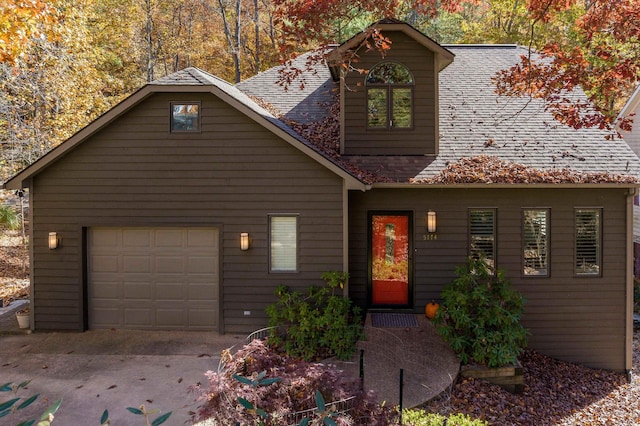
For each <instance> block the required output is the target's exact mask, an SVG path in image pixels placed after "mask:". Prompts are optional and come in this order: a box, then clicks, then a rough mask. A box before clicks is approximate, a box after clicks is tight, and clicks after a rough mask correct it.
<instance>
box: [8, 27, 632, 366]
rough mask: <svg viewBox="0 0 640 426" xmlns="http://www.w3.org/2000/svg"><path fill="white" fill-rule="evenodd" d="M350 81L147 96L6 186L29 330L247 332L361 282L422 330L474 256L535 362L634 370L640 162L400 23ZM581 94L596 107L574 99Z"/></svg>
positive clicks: (190, 83)
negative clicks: (341, 278) (345, 279)
mask: <svg viewBox="0 0 640 426" xmlns="http://www.w3.org/2000/svg"><path fill="white" fill-rule="evenodd" d="M375 25H378V26H379V27H380V28H381V30H382V31H383V33H384V34H385V35H386V36H387V37H388V38H389V39H390V40H391V41H392V43H393V44H392V47H391V50H390V51H389V52H388V54H387V55H386V56H384V57H381V56H380V54H379V53H377V52H368V51H366V49H361V48H360V47H361V41H362V37H361V36H356V37H354V38H352V39H350V40H348V41H347V42H345V43H343V44H342V45H340V46H338V47H336V50H335V54H334V56H331V58H333V59H335V58H338V57H339V56H341V54H342V53H344V52H345V51H349V50H355V51H358V54H359V63H358V66H359V67H361V68H363V69H365V70H366V72H364V73H360V72H357V71H347V70H345V69H344V68H342V67H340V66H337V65H336V64H335V63H333V62H331V63H330V64H329V66H324V65H318V66H316V68H315V70H314V71H315V72H308V73H306V75H305V76H304V78H305V85H304V88H303V89H300V90H299V89H297V88H296V87H297V85H296V84H293V85H292V87H290V88H289V89H288V90H286V91H285V90H284V89H283V88H282V87H281V86H278V85H277V84H275V83H276V82H277V80H278V77H279V74H278V69H277V68H274V69H272V70H269V71H266V72H264V73H261V74H259V75H257V76H255V77H254V78H252V79H249V80H247V81H245V82H242V83H240V84H238V85H237V86H232V85H230V84H228V83H227V82H225V81H222V80H220V79H218V78H216V77H215V76H213V75H210V74H208V73H206V72H204V71H201V70H198V69H195V68H188V69H185V70H183V71H180V72H178V73H175V74H172V75H170V76H167V77H164V78H162V79H160V80H157V81H155V82H152V83H150V84H147V85H146V86H144V87H142V88H141V89H140V90H138V91H137V92H136V93H134V94H132V95H131V96H130V97H129V98H127V99H126V100H124V101H123V102H122V103H120V104H118V105H117V106H116V107H114V108H113V109H111V110H110V111H108V112H107V113H105V114H104V115H102V116H101V117H99V118H98V119H97V120H95V121H94V122H92V123H91V124H90V125H88V126H87V127H86V128H84V129H82V130H81V131H79V132H78V133H77V134H76V135H74V136H73V137H71V138H70V139H69V140H67V141H65V142H64V143H62V144H61V145H60V146H58V147H57V148H55V149H54V150H52V151H51V152H49V153H48V154H47V155H45V156H44V157H42V158H41V159H40V160H38V161H37V162H35V163H34V164H32V165H31V166H29V167H27V168H26V169H24V170H23V171H21V172H20V173H18V174H17V175H16V176H15V177H13V178H12V179H11V180H9V181H8V182H7V183H5V187H6V188H12V189H14V188H28V190H29V192H30V197H31V198H30V201H31V208H30V214H31V217H30V223H31V229H30V232H31V241H32V250H31V280H32V304H33V308H34V309H33V312H34V313H33V316H34V318H33V319H34V321H33V322H32V324H34V327H35V328H36V329H42V330H44V329H66V330H77V331H82V330H86V329H94V328H140V329H145V328H146V329H184V330H212V331H216V332H220V333H227V332H232V333H240V332H249V331H252V330H255V329H257V328H260V327H262V326H265V325H266V323H267V318H266V315H265V312H264V308H265V307H266V306H267V305H268V304H270V303H272V302H274V301H275V296H274V289H275V288H276V286H278V285H280V284H286V285H289V286H291V287H296V288H299V289H302V288H306V287H308V286H310V285H320V284H322V281H321V279H320V275H321V274H322V273H323V272H325V271H332V270H340V271H347V272H349V274H350V276H351V278H350V280H349V283H348V286H347V288H345V294H346V295H348V296H349V297H351V298H352V299H353V300H354V301H355V302H356V303H357V304H358V305H360V306H362V307H363V308H365V309H368V310H388V311H402V312H415V313H420V312H423V310H424V305H425V304H426V303H428V302H429V301H431V300H432V299H438V297H439V293H440V291H441V290H442V288H443V286H444V285H445V284H446V283H448V282H449V281H450V280H451V279H453V278H454V277H455V274H454V271H455V268H456V266H458V265H461V264H463V263H464V262H465V260H466V258H467V256H469V255H478V254H482V255H483V256H484V257H485V258H486V259H487V261H488V262H490V263H491V264H492V265H493V266H495V267H497V268H502V269H504V270H505V272H506V275H507V277H508V278H509V279H510V281H511V283H512V285H513V286H514V287H515V288H516V289H517V290H519V291H520V292H522V293H523V294H524V296H525V297H526V311H525V316H524V319H523V322H524V325H525V326H526V327H527V328H528V329H529V330H530V331H531V337H530V339H529V342H530V345H531V346H532V347H534V348H535V349H537V350H539V351H541V352H544V353H546V354H548V355H551V356H554V357H557V358H561V359H565V360H569V361H573V362H578V363H582V364H585V365H589V366H593V367H603V368H608V369H614V370H629V369H631V345H632V321H631V318H632V302H633V292H632V278H633V277H632V234H631V229H632V223H633V221H632V206H633V196H634V194H635V193H636V188H637V186H638V185H637V184H636V183H635V181H634V180H633V179H632V178H630V176H637V175H638V173H639V172H640V160H638V158H637V157H636V156H635V155H634V154H633V153H632V152H631V150H630V149H629V147H628V146H627V145H626V144H625V143H624V142H622V141H608V140H606V139H605V136H606V134H605V133H604V132H603V131H601V130H597V129H580V130H576V129H573V128H569V127H566V126H563V125H561V124H559V123H558V122H556V121H555V120H554V119H553V117H552V116H551V115H550V114H549V113H547V112H545V110H544V106H543V105H542V104H541V103H540V102H539V101H538V100H536V99H521V98H506V97H501V96H498V95H496V94H495V92H494V86H493V85H492V80H491V79H492V77H493V76H494V75H495V73H496V72H497V71H499V70H501V69H504V68H507V67H509V66H511V65H513V64H515V63H516V62H517V61H518V60H519V58H520V55H521V54H523V53H525V50H524V49H522V48H520V47H517V46H447V47H444V46H440V45H438V44H437V43H435V42H434V41H432V40H431V39H429V38H428V37H426V36H425V35H423V34H421V33H420V32H419V31H417V30H416V29H414V28H413V27H411V26H409V25H407V24H405V23H401V22H398V21H393V20H384V21H381V22H379V23H377V24H375ZM576 96H583V95H581V94H576Z"/></svg>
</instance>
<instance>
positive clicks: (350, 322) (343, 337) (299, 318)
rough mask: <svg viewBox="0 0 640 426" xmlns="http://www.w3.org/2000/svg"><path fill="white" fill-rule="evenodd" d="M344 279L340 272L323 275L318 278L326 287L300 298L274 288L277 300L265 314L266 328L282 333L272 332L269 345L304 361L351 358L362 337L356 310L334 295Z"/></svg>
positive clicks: (313, 289) (356, 308) (349, 302)
mask: <svg viewBox="0 0 640 426" xmlns="http://www.w3.org/2000/svg"><path fill="white" fill-rule="evenodd" d="M347 277H348V275H347V274H344V273H341V272H327V273H324V274H323V275H322V278H323V279H324V280H325V281H326V282H327V286H326V287H310V288H309V289H308V290H307V292H306V293H305V294H304V295H303V294H301V293H299V292H297V291H291V290H290V289H289V288H287V287H286V286H278V287H277V288H276V296H278V301H277V302H276V303H275V304H272V305H269V306H268V307H267V309H266V311H267V315H268V316H269V325H270V326H272V327H280V328H284V329H285V330H286V333H285V335H284V336H281V335H279V333H278V332H272V333H271V335H270V336H269V343H270V344H272V345H276V346H278V347H281V348H282V349H283V350H284V351H285V352H286V353H287V354H288V355H290V356H294V357H300V358H302V359H305V360H313V359H316V358H318V357H324V356H329V355H335V356H336V357H337V358H338V359H341V360H347V359H351V358H352V357H353V354H354V352H355V348H356V343H357V342H358V340H359V339H360V338H361V336H362V324H361V322H362V321H361V315H360V309H359V308H358V307H357V306H352V304H351V301H350V300H349V299H347V298H345V297H343V296H342V295H341V294H335V291H336V289H338V288H342V287H343V286H344V282H345V281H346V279H347Z"/></svg>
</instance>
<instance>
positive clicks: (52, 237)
mask: <svg viewBox="0 0 640 426" xmlns="http://www.w3.org/2000/svg"><path fill="white" fill-rule="evenodd" d="M59 245H60V240H59V239H58V233H57V232H49V250H55V249H57V248H58V246H59Z"/></svg>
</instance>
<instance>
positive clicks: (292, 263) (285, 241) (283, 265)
mask: <svg viewBox="0 0 640 426" xmlns="http://www.w3.org/2000/svg"><path fill="white" fill-rule="evenodd" d="M269 244H270V252H269V253H270V254H269V271H270V272H296V271H297V270H298V217H297V216H270V217H269Z"/></svg>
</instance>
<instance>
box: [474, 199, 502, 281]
mask: <svg viewBox="0 0 640 426" xmlns="http://www.w3.org/2000/svg"><path fill="white" fill-rule="evenodd" d="M495 224H496V211H495V209H472V210H469V255H470V256H471V257H474V258H483V259H484V260H485V262H486V263H487V265H488V266H490V267H491V268H492V269H493V268H495V266H496V227H495Z"/></svg>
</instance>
